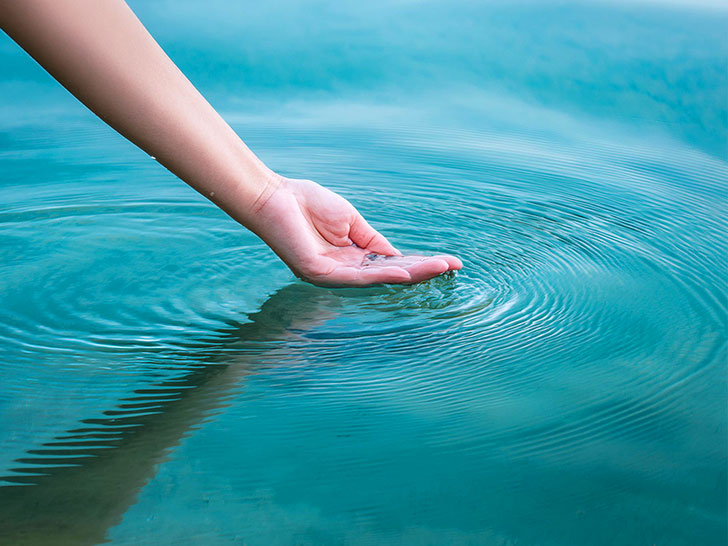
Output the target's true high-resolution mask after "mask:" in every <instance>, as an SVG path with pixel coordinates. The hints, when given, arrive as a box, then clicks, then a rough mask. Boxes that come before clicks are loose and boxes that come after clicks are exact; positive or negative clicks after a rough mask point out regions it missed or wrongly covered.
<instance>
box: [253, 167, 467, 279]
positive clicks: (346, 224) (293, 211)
mask: <svg viewBox="0 0 728 546" xmlns="http://www.w3.org/2000/svg"><path fill="white" fill-rule="evenodd" d="M275 184H276V185H277V187H276V189H275V190H273V191H272V192H271V193H269V196H268V197H267V198H266V199H265V200H264V202H261V203H257V204H256V210H255V214H254V217H255V219H254V220H253V222H251V224H252V225H249V226H248V227H250V228H252V229H253V231H255V233H257V234H258V236H260V237H261V239H263V241H265V242H266V243H267V244H268V246H270V247H271V248H272V249H273V250H274V251H275V253H276V254H278V256H279V257H280V258H281V259H282V260H283V261H284V262H285V263H286V265H288V267H290V268H291V271H293V273H294V274H295V275H296V276H297V277H299V278H301V279H303V280H306V281H308V282H311V283H313V284H316V285H320V286H367V285H372V284H384V283H394V284H411V283H417V282H420V281H424V280H427V279H429V278H431V277H435V276H437V275H440V274H441V273H444V272H446V271H449V270H455V269H460V268H461V267H462V263H461V262H460V260H459V259H457V258H455V257H454V256H402V255H401V253H400V252H399V251H397V250H396V249H395V248H394V247H393V246H392V245H391V244H390V243H389V241H387V239H385V238H384V237H383V236H382V235H381V234H380V233H378V232H377V231H375V230H374V229H373V228H372V227H371V226H370V225H369V224H368V223H367V222H366V220H364V218H363V217H362V216H361V214H359V212H358V211H357V210H356V209H355V208H354V207H353V206H352V205H351V203H349V202H348V201H347V200H346V199H344V198H343V197H341V196H339V195H337V194H335V193H334V192H332V191H330V190H327V189H326V188H324V187H322V186H320V185H318V184H316V183H315V182H312V181H310V180H293V179H288V178H283V177H276V180H275Z"/></svg>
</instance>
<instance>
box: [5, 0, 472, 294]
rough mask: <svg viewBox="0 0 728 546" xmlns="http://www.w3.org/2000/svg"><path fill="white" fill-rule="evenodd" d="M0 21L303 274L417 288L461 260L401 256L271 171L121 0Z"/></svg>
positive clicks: (17, 6) (316, 192) (10, 3)
mask: <svg viewBox="0 0 728 546" xmlns="http://www.w3.org/2000/svg"><path fill="white" fill-rule="evenodd" d="M0 27H2V29H3V30H5V32H7V33H8V34H9V35H10V37H11V38H13V39H14V40H15V41H16V42H17V43H18V44H19V45H20V46H21V47H22V48H23V49H25V50H26V51H27V52H28V53H29V54H30V55H31V56H32V57H33V58H35V59H36V60H37V61H38V62H39V63H40V64H41V65H42V66H43V67H44V68H45V69H46V70H47V71H48V72H49V73H50V74H51V75H52V76H53V77H54V78H56V79H57V80H58V81H59V82H60V83H61V84H62V85H63V86H64V87H66V89H68V90H69V91H70V92H71V93H73V94H74V95H75V96H76V97H77V98H78V99H79V100H80V101H81V102H83V103H84V104H85V105H86V106H88V107H89V108H90V109H91V110H92V111H93V112H95V113H96V114H97V115H98V116H99V117H100V118H101V119H103V120H104V121H105V122H106V123H108V124H109V125H111V126H112V127H113V128H114V129H116V130H117V131H118V132H119V133H121V134H122V135H124V136H125V137H126V138H128V139H129V140H130V141H132V142H133V143H134V144H136V145H137V146H139V147H140V148H141V149H143V150H144V151H145V152H147V153H148V154H149V155H152V156H154V157H155V158H156V159H157V160H158V161H159V162H160V163H161V164H162V165H164V166H165V167H167V168H168V169H169V170H170V171H172V172H173V173H174V174H176V175H177V176H179V177H180V178H181V179H182V180H184V181H185V182H187V183H188V184H189V185H190V186H192V187H193V188H194V189H195V190H197V191H198V192H200V193H201V194H202V195H204V196H205V197H207V198H209V199H211V200H212V201H213V202H214V203H215V204H217V205H218V206H219V207H220V208H222V209H223V210H224V211H225V212H226V213H227V214H228V215H230V216H231V217H232V218H234V219H235V220H237V221H238V222H240V223H241V224H243V225H244V226H246V227H248V228H249V229H251V230H253V231H254V232H255V233H256V234H258V235H259V236H260V237H261V238H262V239H263V240H264V241H265V242H266V243H267V244H268V245H269V246H270V247H271V248H272V249H273V250H274V251H275V252H276V253H277V254H278V255H279V256H280V257H281V259H282V260H283V261H284V262H285V263H286V264H287V265H288V266H289V267H290V268H291V269H292V270H293V271H294V273H296V274H297V275H298V276H299V277H301V278H304V279H306V280H309V281H311V282H314V283H316V284H324V285H352V284H355V285H366V284H374V283H382V282H395V283H409V282H417V281H420V280H423V279H425V278H429V277H432V276H434V275H437V274H440V273H442V272H444V271H446V270H448V269H459V267H460V266H461V264H460V262H459V260H457V258H452V257H448V256H441V257H433V258H425V257H415V258H410V259H409V260H405V261H402V260H400V259H399V258H394V259H393V260H389V261H387V262H386V263H385V262H384V261H381V260H380V261H377V262H374V263H370V262H368V261H367V260H366V259H365V256H366V255H367V254H370V253H377V254H384V255H390V256H396V255H398V252H397V251H396V250H395V249H394V247H392V245H391V244H389V242H388V241H387V240H386V239H385V238H384V237H383V236H382V235H380V234H379V233H377V232H376V231H375V230H374V229H372V228H371V227H370V226H369V224H367V222H366V221H365V220H364V219H363V218H362V217H361V215H360V214H359V213H358V212H357V211H356V209H354V207H352V206H351V204H349V203H348V201H346V200H345V199H343V198H341V197H339V196H338V195H336V194H334V193H332V192H329V191H328V190H326V189H324V188H322V187H321V186H319V185H318V184H315V183H314V182H311V181H303V180H288V179H285V178H283V177H280V176H278V175H276V174H275V173H274V172H273V171H271V170H270V169H269V168H267V167H266V166H265V165H264V164H263V163H262V162H261V161H260V160H259V159H258V158H257V157H256V156H255V154H253V152H251V151H250V149H248V147H247V146H246V145H245V144H244V143H243V141H242V140H241V139H240V138H239V137H238V136H237V134H236V133H235V132H234V131H233V130H232V129H231V128H230V126H229V125H228V124H227V123H226V122H225V121H224V120H223V119H222V118H221V117H220V115H219V114H218V113H217V112H216V111H215V110H214V109H213V108H212V106H210V104H209V103H208V102H207V101H206V100H205V99H204V97H203V96H202V95H201V94H200V93H199V92H198V91H197V89H195V87H194V86H193V85H192V84H191V83H190V81H189V80H188V79H187V78H186V77H185V76H184V74H182V72H181V71H180V70H179V69H178V68H177V66H176V65H175V64H174V63H173V62H172V61H171V60H170V59H169V57H167V55H166V54H165V53H164V51H163V50H162V48H161V47H159V45H158V44H157V43H156V42H155V40H154V39H153V38H152V37H151V35H150V34H149V33H148V32H147V30H146V29H145V28H144V26H143V25H142V24H141V22H140V21H139V19H137V17H136V16H135V15H134V13H133V12H132V11H131V9H130V8H129V7H128V6H127V5H126V3H125V2H124V1H123V0H0Z"/></svg>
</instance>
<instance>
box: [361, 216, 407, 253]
mask: <svg viewBox="0 0 728 546" xmlns="http://www.w3.org/2000/svg"><path fill="white" fill-rule="evenodd" d="M349 238H350V239H351V240H352V242H353V243H354V244H355V245H356V246H358V247H359V248H363V249H365V250H369V251H370V252H374V253H376V254H384V255H385V256H399V255H400V252H399V251H398V250H397V249H396V248H394V247H393V246H392V245H391V243H390V242H389V241H387V239H386V238H385V237H384V236H383V235H382V234H381V233H379V232H378V231H377V230H376V229H374V228H373V227H372V226H370V225H369V223H368V222H367V221H366V220H365V219H364V217H363V216H362V215H361V214H357V215H356V218H355V219H354V222H353V223H352V224H351V228H350V230H349Z"/></svg>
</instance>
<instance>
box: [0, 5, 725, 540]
mask: <svg viewBox="0 0 728 546" xmlns="http://www.w3.org/2000/svg"><path fill="white" fill-rule="evenodd" d="M206 6H207V4H206ZM135 7H137V8H138V9H139V11H140V13H141V15H142V17H143V18H144V20H145V21H146V22H148V23H149V25H150V27H152V30H153V32H155V33H156V34H158V35H159V36H160V39H161V40H162V42H163V45H165V47H167V48H168V49H169V50H170V52H171V53H172V54H173V56H174V58H175V60H177V61H178V62H179V63H180V64H181V65H182V66H183V68H184V69H185V70H187V71H188V72H189V73H190V74H191V75H192V77H193V80H194V81H195V82H196V83H198V84H200V86H201V87H202V88H203V90H204V91H205V92H206V93H208V94H209V95H210V96H211V97H212V99H213V102H214V103H215V105H216V106H219V107H221V108H222V109H223V110H224V114H225V117H226V118H227V119H229V120H230V121H231V123H232V124H233V126H234V127H235V129H236V130H237V131H238V132H239V133H240V134H241V135H243V136H244V138H245V139H246V141H247V142H248V143H249V144H250V145H251V147H252V148H253V149H254V150H255V151H256V152H258V153H259V154H260V155H261V156H262V157H263V159H264V160H265V161H267V162H268V163H269V164H270V165H271V166H272V167H273V168H275V169H277V170H279V171H280V172H282V173H283V174H286V175H291V176H305V177H309V178H312V179H315V180H318V181H320V182H322V183H324V184H325V185H327V186H329V187H331V188H333V189H335V190H336V191H339V192H340V193H342V194H343V195H345V196H346V197H348V198H349V199H351V200H352V201H353V202H354V204H355V205H356V206H357V207H358V208H359V209H360V210H361V211H362V212H363V213H364V215H365V216H366V217H367V218H368V219H369V220H370V221H371V223H372V224H374V225H375V226H376V227H377V228H379V229H380V230H381V231H383V232H384V233H386V234H387V235H388V236H389V237H391V239H392V241H393V242H394V243H395V244H396V245H397V246H398V247H399V248H401V249H402V250H404V251H410V252H416V253H428V252H448V253H453V254H457V255H459V256H460V257H461V258H462V259H463V261H464V262H465V268H464V269H463V270H462V271H460V272H458V274H457V275H455V276H453V277H451V278H438V279H433V280H432V281H430V282H427V283H424V284H422V285H418V286H413V287H377V288H372V289H367V290H335V291H326V290H320V289H317V288H312V287H306V286H303V285H300V284H295V282H294V279H293V277H292V276H291V274H290V273H289V272H288V271H287V270H286V269H285V267H283V266H282V264H280V262H279V261H278V260H277V259H276V258H275V256H274V255H273V254H272V252H270V251H269V250H268V249H267V248H265V246H264V245H262V243H260V241H258V240H257V239H256V238H255V237H254V236H253V235H251V234H250V233H248V232H246V231H244V230H242V229H240V228H239V226H237V225H235V224H234V223H233V222H231V221H230V220H229V219H227V218H226V217H225V216H224V215H223V214H222V213H220V211H218V210H217V209H215V208H214V207H213V206H212V205H210V204H209V203H207V202H206V201H204V200H203V199H201V198H200V197H199V196H197V195H196V194H194V192H192V191H191V190H189V189H188V188H186V187H184V186H183V185H182V184H180V183H179V182H178V181H176V180H174V178H173V177H172V176H170V175H168V174H167V173H164V172H162V171H161V170H160V168H159V166H158V165H157V164H156V163H155V162H153V161H151V160H149V158H147V157H145V156H144V155H143V154H141V153H139V152H138V151H137V150H135V149H133V147H131V146H130V145H127V144H126V143H124V142H123V141H122V140H121V139H119V138H118V137H117V136H116V135H114V134H113V133H112V132H111V131H110V130H108V129H107V128H105V127H103V126H102V125H101V124H100V123H99V122H98V121H97V120H95V119H93V118H92V117H91V116H88V115H87V114H85V113H84V112H83V110H82V109H81V108H80V107H78V106H77V105H76V104H75V103H74V102H73V101H72V100H71V99H69V98H68V97H67V96H66V95H65V94H64V92H63V91H62V90H60V89H58V88H57V87H54V85H53V84H52V83H50V82H49V81H48V80H47V79H44V76H43V75H42V74H41V73H40V72H37V71H34V69H33V67H32V65H31V64H29V63H28V62H27V59H24V57H23V56H22V54H20V53H18V52H17V50H15V49H13V46H12V44H10V43H9V42H8V41H7V40H6V41H5V42H0V57H1V58H0V62H2V64H3V66H7V67H9V68H10V69H11V72H12V74H14V76H12V77H11V76H6V72H3V73H2V74H0V92H2V93H3V96H4V97H7V100H5V101H2V103H1V104H0V123H2V125H1V126H0V127H2V128H1V129H0V302H1V303H2V304H1V305H0V374H2V379H3V384H2V389H0V476H4V478H3V481H2V482H1V484H0V543H8V544H17V543H19V541H20V540H21V538H22V539H24V540H26V541H27V542H29V543H36V544H44V543H48V537H49V536H52V537H53V540H54V541H55V542H57V543H61V542H62V541H64V540H65V541H66V542H67V543H85V544H93V543H97V542H101V541H104V540H107V541H110V542H112V543H114V544H181V543H184V544H189V543H191V544H204V545H211V544H212V545H215V544H235V543H245V544H252V545H265V546H270V545H288V544H312V545H321V544H351V545H359V544H392V545H395V544H408V545H409V544H412V545H418V544H458V545H460V544H463V545H464V544H514V543H519V544H553V545H560V544H595V545H601V544H605V545H606V544H675V545H678V544H679V545H688V544H689V545H692V544H718V543H721V541H724V539H725V536H726V532H727V527H728V525H727V522H726V513H727V510H726V508H727V507H726V498H727V495H726V479H727V477H726V475H727V473H726V452H728V441H727V428H728V427H727V419H726V414H725V411H724V410H725V400H726V374H725V363H726V358H727V356H728V355H727V354H726V349H727V348H728V343H727V340H726V328H727V326H728V325H727V321H726V308H727V306H728V304H727V302H728V291H727V289H726V284H725V278H726V277H727V276H728V271H726V256H727V255H728V244H727V242H726V238H725V233H726V231H728V225H727V221H726V217H727V216H726V194H725V191H726V185H727V183H728V164H726V154H725V130H726V125H727V123H728V117H727V116H726V102H725V95H726V86H727V85H728V84H727V82H728V75H726V73H725V70H724V68H725V58H726V55H728V46H727V41H726V38H725V32H724V27H725V21H726V11H725V10H721V9H716V8H715V7H711V8H709V9H708V8H705V6H703V5H702V4H701V7H695V6H692V5H691V6H687V5H682V7H676V6H674V5H673V6H672V7H670V8H669V9H668V8H667V7H665V6H658V5H656V4H655V3H649V2H644V3H636V4H634V5H628V4H627V3H620V4H618V5H617V4H615V5H610V4H609V3H589V4H587V3H559V4H558V5H552V4H550V3H548V2H537V1H534V2H530V1H529V2H522V3H505V2H495V3H487V4H483V3H469V2H459V3H457V6H456V7H454V5H453V4H452V3H447V4H445V3H442V2H427V3H411V2H394V3H391V2H390V3H387V5H386V6H383V5H380V4H379V3H377V2H373V3H372V2H368V3H365V4H362V3H356V4H354V3H352V4H351V5H349V4H347V3H338V4H336V5H333V4H331V5H326V6H323V5H322V6H316V9H313V7H311V6H309V5H306V6H304V5H303V4H302V5H301V6H298V5H290V4H289V3H287V2H273V3H265V4H264V5H263V4H261V5H258V6H252V5H247V7H246V6H243V7H240V8H239V7H236V6H232V5H230V4H229V3H224V2H212V3H210V5H209V7H208V8H204V9H203V8H201V7H200V6H199V5H198V4H196V3H195V2H175V5H174V7H171V4H170V5H167V4H166V3H161V4H160V3H149V4H144V5H139V6H135ZM456 8H457V9H456ZM706 9H708V11H706ZM385 14H386V16H384V15H385ZM271 21H275V23H276V25H277V27H276V30H277V32H276V33H271V32H270V30H271V28H270V25H271V24H272V23H271ZM291 51H295V52H296V54H295V55H292V54H291ZM6 60H7V62H5V61H6ZM8 73H10V72H8ZM270 294H273V295H272V296H269V295H270Z"/></svg>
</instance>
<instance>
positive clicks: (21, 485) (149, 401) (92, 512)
mask: <svg viewBox="0 0 728 546" xmlns="http://www.w3.org/2000/svg"><path fill="white" fill-rule="evenodd" d="M337 299H338V297H337V296H336V295H334V294H333V293H331V292H328V291H325V290H321V289H317V288H313V287H310V286H307V285H302V284H294V285H290V286H287V287H285V288H283V289H281V290H279V291H278V292H276V293H275V294H273V296H271V297H270V298H269V299H268V300H267V301H266V302H265V303H264V304H263V306H262V307H261V309H260V310H259V311H258V312H256V313H254V314H252V315H250V317H249V318H250V320H251V322H248V323H245V324H240V323H231V324H230V325H229V327H227V328H225V329H222V330H219V331H217V332H215V333H214V335H213V336H211V337H210V338H207V339H204V340H199V341H196V342H193V343H189V344H188V345H187V346H186V348H185V352H184V354H183V355H182V356H184V358H189V359H190V360H192V362H191V363H190V364H189V365H188V366H183V367H182V368H181V370H180V372H182V375H181V376H180V377H179V378H177V379H171V380H165V381H160V382H157V383H154V384H151V385H149V386H147V387H145V388H140V389H138V390H136V391H134V394H133V396H131V397H129V398H125V399H123V400H121V401H120V402H119V404H118V405H117V406H116V408H114V409H113V410H109V411H106V412H104V415H105V417H103V418H99V419H85V420H83V421H82V426H80V427H78V428H75V429H73V430H68V431H66V432H65V433H64V434H62V435H59V436H57V437H56V438H55V439H54V440H53V441H52V442H49V443H46V444H44V446H43V447H42V448H41V449H37V450H30V451H28V452H27V456H26V457H24V458H22V459H18V460H17V461H16V462H18V463H20V464H21V465H23V466H22V467H20V468H16V469H14V472H15V474H14V475H12V476H7V477H4V478H3V479H4V480H5V481H6V482H10V483H11V484H12V485H7V486H2V487H0V544H2V545H10V544H12V545H21V544H28V545H36V544H38V545H40V544H43V545H46V544H51V543H52V544H55V545H63V544H74V545H91V544H98V543H101V542H105V537H106V533H107V531H108V529H109V528H110V527H112V526H114V525H116V524H117V523H119V522H120V520H121V518H122V516H123V514H124V513H125V512H126V510H127V509H128V508H129V506H131V505H132V504H134V502H135V500H136V497H137V495H138V493H139V492H140V490H141V489H142V488H143V487H144V485H145V484H146V483H147V482H148V481H149V480H150V479H152V478H153V477H154V475H155V474H156V471H157V469H158V466H159V464H160V463H162V462H164V461H165V460H166V458H167V457H168V455H169V453H170V451H171V449H172V448H173V447H175V446H177V445H178V444H179V443H180V441H181V439H182V438H184V436H185V435H186V434H187V433H188V432H189V431H190V430H192V429H194V428H195V427H196V426H199V425H200V423H201V422H203V421H204V420H205V419H206V418H209V416H210V414H211V413H212V412H214V411H215V410H219V409H220V408H222V407H223V406H224V404H225V400H227V399H228V398H229V397H231V396H234V395H235V392H236V391H235V388H236V386H237V385H238V384H239V381H240V379H241V378H242V377H244V376H245V375H247V374H249V373H252V372H253V371H254V368H255V367H256V364H257V362H259V361H260V359H261V358H262V357H272V358H273V359H275V358H277V356H278V354H281V355H284V354H286V350H287V349H286V344H287V343H288V342H295V341H298V340H300V336H301V333H302V332H304V331H306V330H310V329H311V328H313V327H315V326H316V325H317V324H321V323H323V322H324V321H325V320H327V319H329V318H331V317H332V315H333V313H332V311H333V309H335V307H336V302H337Z"/></svg>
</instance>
